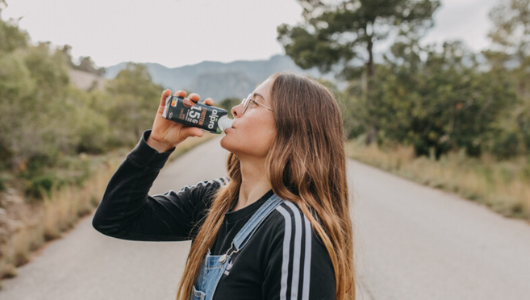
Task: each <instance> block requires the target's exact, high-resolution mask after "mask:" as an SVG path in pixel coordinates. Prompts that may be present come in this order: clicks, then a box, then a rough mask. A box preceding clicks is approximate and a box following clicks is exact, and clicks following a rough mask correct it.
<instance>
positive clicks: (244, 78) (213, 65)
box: [105, 55, 333, 101]
mask: <svg viewBox="0 0 530 300" xmlns="http://www.w3.org/2000/svg"><path fill="white" fill-rule="evenodd" d="M144 65H146V66H147V70H148V71H149V74H150V75H151V77H152V79H153V81H154V82H155V83H158V84H160V85H162V86H163V87H164V88H169V89H171V90H172V91H176V90H180V89H186V90H187V91H190V92H194V93H198V94H199V95H200V96H201V99H206V98H208V97H211V98H213V99H214V101H220V100H223V99H225V98H228V97H237V98H243V97H245V96H247V95H248V94H249V93H250V92H252V91H253V90H254V88H255V87H256V85H258V84H259V83H260V82H262V81H264V80H265V79H267V77H269V76H270V75H271V74H272V73H275V72H279V71H291V72H294V73H298V74H307V75H309V76H311V77H313V78H319V77H324V78H326V79H333V77H332V75H326V76H321V74H320V72H318V70H316V69H311V70H302V69H301V68H299V67H298V66H297V65H296V64H295V63H294V62H293V61H292V60H291V58H290V57H288V56H285V55H274V56H272V57H271V58H270V59H268V60H255V61H244V60H238V61H234V62H230V63H221V62H213V61H203V62H201V63H198V64H195V65H188V66H183V67H178V68H167V67H165V66H163V65H160V64H157V63H146V64H144ZM126 66H127V63H126V62H123V63H120V64H117V65H115V66H111V67H108V68H106V72H105V77H106V78H107V79H112V78H114V77H116V75H118V73H119V72H120V71H121V70H122V69H124V68H125V67H126Z"/></svg>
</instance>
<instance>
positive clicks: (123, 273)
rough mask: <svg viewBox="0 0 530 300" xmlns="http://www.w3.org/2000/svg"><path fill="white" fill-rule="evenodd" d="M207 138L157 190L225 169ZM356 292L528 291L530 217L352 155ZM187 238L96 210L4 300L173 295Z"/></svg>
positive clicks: (1, 293) (10, 284)
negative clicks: (116, 230)
mask: <svg viewBox="0 0 530 300" xmlns="http://www.w3.org/2000/svg"><path fill="white" fill-rule="evenodd" d="M226 155H227V152H226V151H225V150H224V149H222V148H221V147H220V146H219V138H216V139H213V140H210V141H208V142H206V143H205V144H202V145H200V146H198V147H197V148H195V149H194V150H192V151H190V152H188V153H186V154H185V155H184V156H182V157H181V158H179V159H178V160H176V161H174V162H172V163H171V164H169V165H167V166H165V167H164V169H163V170H162V172H161V173H160V174H159V176H158V178H157V180H156V181H155V183H154V184H153V187H152V188H151V194H157V193H164V192H166V191H168V190H171V189H173V190H178V189H180V188H181V187H183V186H184V185H192V184H195V183H197V182H199V181H202V180H208V179H214V178H218V177H221V176H224V175H225V169H224V168H225V159H226ZM348 177H349V186H350V192H351V195H352V206H351V212H352V218H353V222H354V234H355V249H354V251H355V262H356V264H355V265H356V268H355V272H356V277H357V284H358V287H359V288H358V291H359V292H358V296H357V299H366V300H375V299H377V300H382V299H385V300H386V299H399V300H415V299H422V300H425V299H454V300H459V299H491V300H495V299H502V300H508V299H514V300H516V299H517V300H520V299H530V255H529V254H530V225H529V224H528V223H526V222H524V221H521V220H513V219H507V218H504V217H502V216H499V215H497V214H495V213H493V212H491V211H489V210H488V209H487V208H485V207H483V206H480V205H478V204H476V203H474V202H471V201H468V200H464V199H461V198H459V197H457V196H455V195H451V194H448V193H445V192H442V191H439V190H435V189H431V188H428V187H424V186H421V185H418V184H416V183H413V182H410V181H408V180H405V179H402V178H398V177H396V176H394V175H390V174H388V173H385V172H383V171H380V170H378V169H375V168H373V167H370V166H367V165H364V164H361V163H358V162H355V161H349V162H348ZM189 248H190V243H189V242H135V241H125V240H119V239H115V238H111V237H107V236H105V235H103V234H101V233H99V232H97V231H95V230H94V229H93V228H92V215H90V216H87V217H86V218H84V219H83V220H81V221H80V222H79V223H78V225H77V226H76V227H75V229H73V230H71V231H70V232H69V233H68V234H67V235H66V236H65V237H63V238H62V239H59V240H56V241H53V242H51V243H49V244H48V245H47V246H46V247H45V248H44V249H43V250H42V251H40V253H39V254H38V255H37V256H36V257H34V258H33V259H32V261H31V262H30V263H29V264H26V265H25V266H23V267H21V268H19V270H18V276H17V277H15V278H13V279H4V280H3V281H2V286H3V289H2V290H0V300H41V299H42V300H48V299H49V300H52V299H53V300H71V299H76V300H77V299H79V300H89V299H90V300H96V299H97V300H100V299H109V300H121V299H123V300H125V299H127V300H136V299H138V300H139V299H157V300H166V299H167V300H174V299H175V295H176V290H177V287H178V282H179V280H180V277H181V274H182V271H183V267H184V265H185V260H186V257H187V254H188V252H189Z"/></svg>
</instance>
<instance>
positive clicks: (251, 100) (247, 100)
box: [241, 94, 272, 115]
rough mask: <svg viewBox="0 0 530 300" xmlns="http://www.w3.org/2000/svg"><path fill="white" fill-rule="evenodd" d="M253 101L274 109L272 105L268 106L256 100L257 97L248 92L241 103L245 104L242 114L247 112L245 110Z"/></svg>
mask: <svg viewBox="0 0 530 300" xmlns="http://www.w3.org/2000/svg"><path fill="white" fill-rule="evenodd" d="M251 102H254V103H256V104H257V105H260V106H263V107H265V108H266V109H268V110H270V111H272V109H271V108H270V107H268V106H266V105H265V104H262V103H260V102H258V101H256V99H254V98H252V94H248V96H247V97H246V98H245V99H243V101H242V102H241V103H242V104H243V112H242V113H241V115H244V114H245V112H246V111H247V109H248V108H249V107H250V103H251Z"/></svg>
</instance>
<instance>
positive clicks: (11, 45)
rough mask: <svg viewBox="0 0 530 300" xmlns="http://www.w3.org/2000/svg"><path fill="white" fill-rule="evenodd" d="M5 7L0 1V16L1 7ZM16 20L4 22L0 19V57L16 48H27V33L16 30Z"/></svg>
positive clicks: (2, 0) (2, 1)
mask: <svg viewBox="0 0 530 300" xmlns="http://www.w3.org/2000/svg"><path fill="white" fill-rule="evenodd" d="M2 4H3V5H7V4H6V2H5V1H4V0H0V16H1V13H2V6H3V5H2ZM20 19H21V18H19V19H18V20H9V21H4V20H2V19H1V18H0V55H2V53H7V52H11V51H14V50H15V49H17V48H22V47H27V45H28V41H29V37H28V34H27V32H25V31H23V30H20V28H18V24H17V22H18V21H20Z"/></svg>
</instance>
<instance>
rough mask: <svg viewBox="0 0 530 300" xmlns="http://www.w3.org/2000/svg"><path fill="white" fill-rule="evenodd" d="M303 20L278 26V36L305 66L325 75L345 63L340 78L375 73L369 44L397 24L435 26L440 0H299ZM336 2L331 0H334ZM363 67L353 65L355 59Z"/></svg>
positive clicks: (417, 29)
mask: <svg viewBox="0 0 530 300" xmlns="http://www.w3.org/2000/svg"><path fill="white" fill-rule="evenodd" d="M299 2H300V4H301V5H302V7H303V17H304V22H303V23H302V24H300V25H298V26H294V27H291V26H289V25H286V24H282V25H280V26H279V27H278V29H277V30H278V40H279V41H280V42H281V43H282V45H283V46H284V48H285V52H286V54H287V55H288V56H290V57H291V58H292V59H293V60H294V62H295V63H296V64H297V65H298V66H300V67H301V68H303V69H309V68H312V67H318V68H319V70H320V71H321V72H324V73H327V72H329V71H331V70H332V68H333V67H334V66H338V65H340V66H343V67H342V68H341V70H340V74H339V75H340V76H341V77H343V78H346V79H351V78H355V77H358V76H359V75H360V74H361V73H362V72H363V71H364V70H366V73H367V75H368V77H369V78H371V77H373V76H374V74H375V70H374V57H373V48H374V44H375V43H377V42H378V41H381V40H384V39H386V38H387V37H388V36H389V34H390V33H391V32H393V31H395V30H396V29H397V28H402V29H406V30H407V31H415V32H417V33H418V34H421V32H422V30H424V29H427V28H430V27H431V26H432V25H433V20H432V14H433V13H434V11H435V10H436V9H437V8H438V7H439V6H440V2H439V0H347V1H340V2H339V3H338V4H328V3H326V2H329V1H322V0H299ZM333 3H335V2H333ZM356 59H357V60H361V61H364V67H358V66H355V65H354V63H355V60H356Z"/></svg>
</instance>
